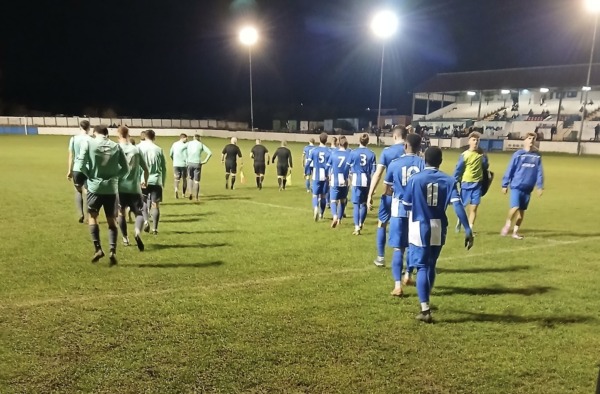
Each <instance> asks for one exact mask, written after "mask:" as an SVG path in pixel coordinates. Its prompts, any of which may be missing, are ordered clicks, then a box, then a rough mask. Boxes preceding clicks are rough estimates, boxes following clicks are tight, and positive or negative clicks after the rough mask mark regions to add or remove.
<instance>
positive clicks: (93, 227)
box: [90, 224, 102, 251]
mask: <svg viewBox="0 0 600 394" xmlns="http://www.w3.org/2000/svg"><path fill="white" fill-rule="evenodd" d="M90 235H91V236H92V242H93V243H94V247H95V248H96V250H97V251H98V250H100V249H102V246H101V245H100V227H98V225H97V224H90Z"/></svg>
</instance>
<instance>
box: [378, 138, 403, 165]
mask: <svg viewBox="0 0 600 394" xmlns="http://www.w3.org/2000/svg"><path fill="white" fill-rule="evenodd" d="M403 154H404V144H394V145H391V146H388V147H386V148H383V150H382V151H381V155H380V156H379V163H377V164H380V165H383V166H384V167H386V168H387V167H388V166H389V165H390V163H391V162H392V161H394V160H396V159H399V158H400V157H402V155H403Z"/></svg>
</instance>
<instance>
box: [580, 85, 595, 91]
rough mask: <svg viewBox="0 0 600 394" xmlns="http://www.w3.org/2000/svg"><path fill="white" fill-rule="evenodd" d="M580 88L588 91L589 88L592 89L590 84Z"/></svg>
mask: <svg viewBox="0 0 600 394" xmlns="http://www.w3.org/2000/svg"><path fill="white" fill-rule="evenodd" d="M581 90H583V91H584V92H589V91H590V90H592V87H591V86H584V87H582V88H581Z"/></svg>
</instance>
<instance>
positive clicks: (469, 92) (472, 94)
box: [467, 91, 477, 96]
mask: <svg viewBox="0 0 600 394" xmlns="http://www.w3.org/2000/svg"><path fill="white" fill-rule="evenodd" d="M476 94H477V93H475V92H472V91H468V92H467V96H475V95H476Z"/></svg>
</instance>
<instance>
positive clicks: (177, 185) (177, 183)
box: [173, 179, 180, 193]
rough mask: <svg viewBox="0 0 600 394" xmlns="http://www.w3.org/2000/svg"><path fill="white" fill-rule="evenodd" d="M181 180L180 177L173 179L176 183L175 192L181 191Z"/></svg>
mask: <svg viewBox="0 0 600 394" xmlns="http://www.w3.org/2000/svg"><path fill="white" fill-rule="evenodd" d="M179 182H180V181H179V180H178V179H175V180H174V181H173V183H174V184H175V193H177V192H178V191H179Z"/></svg>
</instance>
